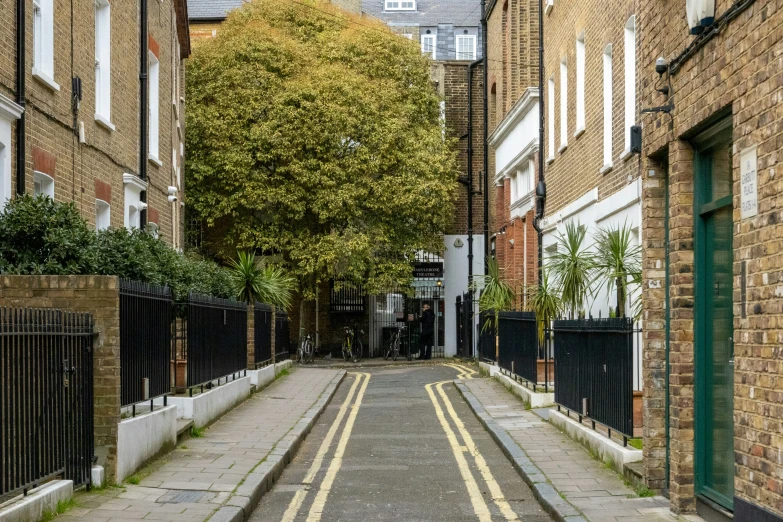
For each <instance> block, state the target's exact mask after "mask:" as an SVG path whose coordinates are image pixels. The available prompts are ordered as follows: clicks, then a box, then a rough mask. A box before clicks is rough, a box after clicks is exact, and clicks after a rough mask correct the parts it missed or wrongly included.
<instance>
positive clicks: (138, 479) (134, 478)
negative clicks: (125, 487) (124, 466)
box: [127, 474, 141, 486]
mask: <svg viewBox="0 0 783 522" xmlns="http://www.w3.org/2000/svg"><path fill="white" fill-rule="evenodd" d="M127 482H128V484H133V485H134V486H135V485H137V484H138V483H139V482H141V477H140V476H139V475H138V474H137V475H131V476H130V477H128V478H127Z"/></svg>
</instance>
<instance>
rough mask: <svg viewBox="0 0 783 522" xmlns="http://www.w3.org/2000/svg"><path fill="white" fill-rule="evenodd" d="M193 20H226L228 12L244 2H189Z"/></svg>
mask: <svg viewBox="0 0 783 522" xmlns="http://www.w3.org/2000/svg"><path fill="white" fill-rule="evenodd" d="M187 1H188V16H189V17H190V19H191V20H224V19H225V18H226V16H227V15H228V12H229V11H231V10H232V9H236V8H237V7H239V6H241V5H242V4H243V3H244V0H187Z"/></svg>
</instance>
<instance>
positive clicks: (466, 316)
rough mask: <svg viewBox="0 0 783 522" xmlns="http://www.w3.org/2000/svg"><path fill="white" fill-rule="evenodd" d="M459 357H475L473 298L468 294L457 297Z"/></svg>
mask: <svg viewBox="0 0 783 522" xmlns="http://www.w3.org/2000/svg"><path fill="white" fill-rule="evenodd" d="M456 306H457V325H456V326H457V355H458V356H460V357H473V331H474V326H473V325H474V321H473V296H472V295H471V294H470V293H468V292H466V293H464V294H462V296H457V303H456Z"/></svg>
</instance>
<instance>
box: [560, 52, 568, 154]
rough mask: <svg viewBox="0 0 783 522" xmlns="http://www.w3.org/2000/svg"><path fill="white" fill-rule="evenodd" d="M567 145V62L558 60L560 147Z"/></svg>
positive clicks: (564, 59)
mask: <svg viewBox="0 0 783 522" xmlns="http://www.w3.org/2000/svg"><path fill="white" fill-rule="evenodd" d="M566 145H568V62H567V61H566V58H563V59H562V60H561V61H560V148H561V149H562V148H564V147H565V146H566Z"/></svg>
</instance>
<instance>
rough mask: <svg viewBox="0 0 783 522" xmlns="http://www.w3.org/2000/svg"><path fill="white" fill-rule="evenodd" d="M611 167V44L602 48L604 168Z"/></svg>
mask: <svg viewBox="0 0 783 522" xmlns="http://www.w3.org/2000/svg"><path fill="white" fill-rule="evenodd" d="M611 166H612V44H608V45H607V46H606V47H605V48H604V168H609V167H611Z"/></svg>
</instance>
